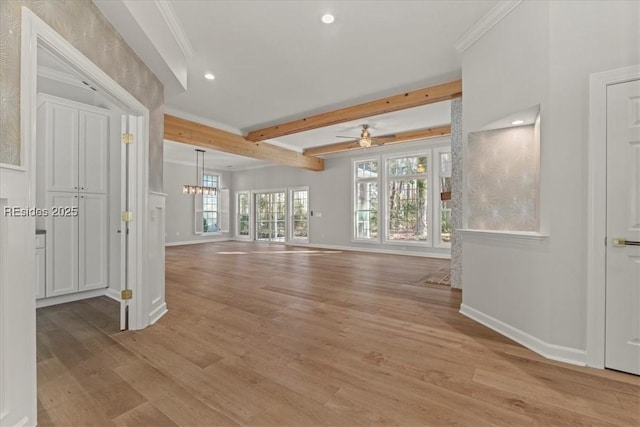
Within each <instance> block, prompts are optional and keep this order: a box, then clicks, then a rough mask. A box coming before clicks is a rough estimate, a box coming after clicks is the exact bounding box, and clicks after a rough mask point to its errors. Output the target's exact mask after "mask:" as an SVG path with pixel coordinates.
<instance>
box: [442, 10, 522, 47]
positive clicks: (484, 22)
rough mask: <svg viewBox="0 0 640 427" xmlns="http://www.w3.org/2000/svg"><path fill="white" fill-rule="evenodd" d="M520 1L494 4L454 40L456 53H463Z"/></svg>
mask: <svg viewBox="0 0 640 427" xmlns="http://www.w3.org/2000/svg"><path fill="white" fill-rule="evenodd" d="M520 3H522V0H505V1H501V2H500V3H498V4H497V5H495V6H494V7H493V8H492V9H491V10H490V11H489V12H487V13H486V14H485V15H484V16H483V17H482V18H480V20H479V21H478V22H476V23H475V24H474V25H473V27H471V28H470V29H469V30H468V31H467V32H466V33H464V34H463V35H462V37H460V38H459V39H458V40H457V41H456V42H455V44H454V46H455V48H456V50H457V51H458V53H463V52H464V51H465V50H467V49H468V48H469V47H470V46H471V45H472V44H474V43H475V42H476V41H478V39H480V37H482V36H483V35H484V34H485V33H486V32H487V31H489V30H490V29H492V28H493V27H494V26H495V25H496V24H497V23H498V22H500V21H502V20H503V19H504V17H505V16H507V15H508V14H509V13H510V12H511V11H512V10H513V9H515V8H516V7H518V6H519V5H520Z"/></svg>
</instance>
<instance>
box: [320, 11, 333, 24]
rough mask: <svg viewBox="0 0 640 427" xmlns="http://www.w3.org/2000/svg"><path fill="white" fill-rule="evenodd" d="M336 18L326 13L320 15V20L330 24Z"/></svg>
mask: <svg viewBox="0 0 640 427" xmlns="http://www.w3.org/2000/svg"><path fill="white" fill-rule="evenodd" d="M335 19H336V18H334V17H333V15H332V14H330V13H327V14H326V15H322V22H324V23H325V24H331V23H332V22H333V21H335Z"/></svg>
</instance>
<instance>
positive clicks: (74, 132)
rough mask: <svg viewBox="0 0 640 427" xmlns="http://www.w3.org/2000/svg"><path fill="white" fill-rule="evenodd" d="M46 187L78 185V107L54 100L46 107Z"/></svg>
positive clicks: (63, 188) (71, 188)
mask: <svg viewBox="0 0 640 427" xmlns="http://www.w3.org/2000/svg"><path fill="white" fill-rule="evenodd" d="M45 114H46V119H45V122H46V130H45V135H46V136H45V142H44V143H45V150H46V152H47V153H46V157H47V159H48V160H47V169H48V170H47V190H49V191H74V190H77V189H78V110H77V109H76V108H71V107H67V106H64V105H60V104H55V103H47V104H46V107H45Z"/></svg>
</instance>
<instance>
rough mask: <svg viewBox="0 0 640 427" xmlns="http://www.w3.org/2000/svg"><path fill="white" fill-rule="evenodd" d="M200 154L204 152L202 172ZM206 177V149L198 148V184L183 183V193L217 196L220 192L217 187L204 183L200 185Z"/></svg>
mask: <svg viewBox="0 0 640 427" xmlns="http://www.w3.org/2000/svg"><path fill="white" fill-rule="evenodd" d="M200 154H202V172H200ZM203 178H204V150H200V149H199V148H196V185H189V184H186V185H183V186H182V194H192V195H200V194H202V195H205V196H215V195H216V194H217V193H218V189H217V188H216V187H207V186H204V185H198V183H202V182H203Z"/></svg>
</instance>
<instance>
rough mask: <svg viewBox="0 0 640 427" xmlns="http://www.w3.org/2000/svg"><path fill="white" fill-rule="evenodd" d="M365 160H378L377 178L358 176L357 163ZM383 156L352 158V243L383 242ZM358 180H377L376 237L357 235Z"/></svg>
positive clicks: (369, 243)
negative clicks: (365, 237)
mask: <svg viewBox="0 0 640 427" xmlns="http://www.w3.org/2000/svg"><path fill="white" fill-rule="evenodd" d="M364 162H376V163H377V164H378V175H377V176H376V177H375V178H358V177H357V172H356V164H358V163H364ZM383 167H384V166H383V163H382V157H381V156H380V155H377V156H371V155H368V156H366V157H365V156H363V157H355V158H353V159H351V242H352V243H364V244H368V245H371V244H377V245H379V244H380V243H381V242H382V234H383V233H384V219H383V221H382V223H381V221H380V219H381V218H383V217H382V216H381V214H383V213H384V209H382V204H381V202H383V201H384V199H383V198H382V197H380V196H381V195H382V193H381V191H382V188H381V187H382V183H383V181H382V177H381V175H382V168H383ZM358 182H375V183H376V184H377V185H378V211H377V216H378V236H377V237H376V238H375V239H362V238H360V239H359V238H358V237H357V231H358V215H357V211H356V199H357V198H356V191H357V190H356V187H357V185H356V184H357V183H358Z"/></svg>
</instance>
